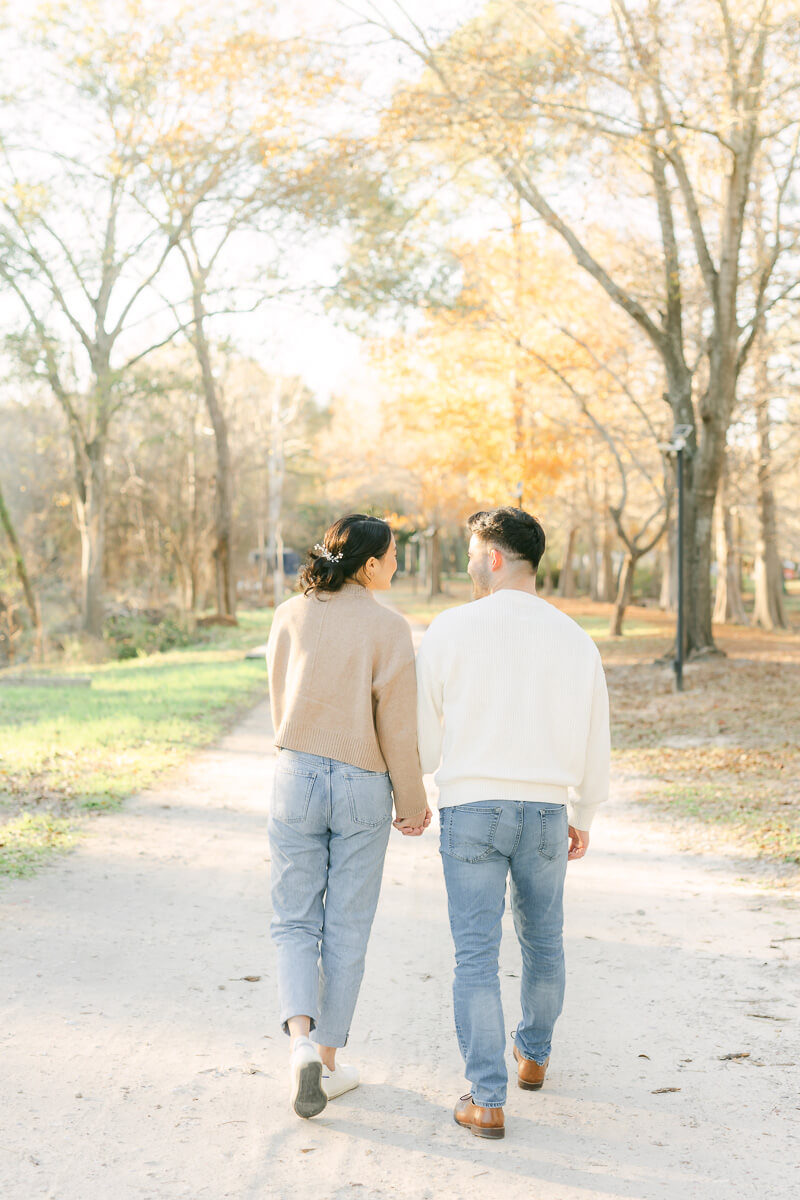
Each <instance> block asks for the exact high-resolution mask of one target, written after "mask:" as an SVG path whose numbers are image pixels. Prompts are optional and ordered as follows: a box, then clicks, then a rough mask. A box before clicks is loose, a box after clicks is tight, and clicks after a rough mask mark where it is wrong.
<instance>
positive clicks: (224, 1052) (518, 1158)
mask: <svg viewBox="0 0 800 1200" xmlns="http://www.w3.org/2000/svg"><path fill="white" fill-rule="evenodd" d="M268 720H269V718H268V714H267V708H266V705H263V704H262V705H260V706H259V707H258V708H257V709H256V710H255V711H254V712H253V713H252V714H251V715H250V716H249V717H248V718H247V719H246V720H245V721H244V722H242V723H241V724H240V725H239V726H238V728H237V729H236V730H235V731H234V732H233V733H232V734H231V735H230V736H229V737H227V738H226V739H225V740H224V741H223V742H222V743H221V744H220V745H219V746H217V747H216V748H214V749H213V750H210V751H207V752H205V753H202V754H200V755H199V756H198V757H197V758H196V759H194V760H193V761H192V763H191V764H190V765H189V767H188V769H185V770H184V771H183V772H182V773H181V775H180V776H178V777H176V778H175V779H173V780H171V781H167V782H166V783H165V784H164V785H163V786H161V787H160V788H158V789H157V790H153V791H150V792H147V793H144V794H143V795H141V796H138V797H136V798H134V799H133V800H132V801H130V802H129V803H128V804H127V805H126V806H125V809H124V811H122V812H120V813H118V814H113V815H109V816H106V817H104V818H102V819H101V820H98V821H97V822H96V823H95V824H94V825H93V826H92V831H91V834H90V836H89V837H88V838H87V839H85V840H84V841H83V842H82V843H81V844H80V845H79V847H78V848H77V849H76V850H75V851H74V852H73V853H71V854H69V855H68V856H66V857H64V858H61V859H59V860H57V861H56V862H54V863H53V864H52V865H51V866H49V867H48V868H47V869H46V870H44V871H43V872H42V873H41V874H40V875H39V876H38V877H37V878H35V879H32V880H23V881H16V882H7V883H5V884H4V885H3V886H2V887H0V909H2V917H3V920H2V932H1V933H0V964H1V965H0V971H1V972H2V984H1V985H0V987H1V988H2V992H0V999H1V1000H2V1006H3V1012H2V1024H0V1031H1V1032H0V1038H1V1039H2V1042H1V1045H2V1057H1V1058H0V1063H1V1064H2V1070H1V1071H0V1196H1V1197H2V1198H3V1200H38V1198H39V1197H48V1198H50V1200H129V1198H133V1197H146V1198H147V1200H173V1198H178V1197H182V1198H186V1200H205V1198H208V1200H222V1198H223V1197H233V1198H236V1200H250V1198H252V1200H256V1197H258V1198H259V1200H306V1198H308V1200H339V1198H342V1200H344V1198H347V1200H351V1198H358V1200H381V1198H383V1197H395V1196H397V1197H401V1196H402V1197H404V1198H406V1200H439V1198H440V1197H447V1198H448V1200H462V1198H464V1200H467V1198H470V1200H472V1198H473V1197H475V1196H477V1195H483V1196H492V1197H497V1196H502V1198H503V1200H522V1198H523V1197H524V1198H525V1200H529V1198H531V1197H536V1198H537V1200H566V1198H568V1197H569V1198H573V1197H575V1198H578V1197H580V1198H581V1200H612V1198H616V1197H635V1198H637V1200H660V1198H662V1197H669V1198H670V1200H671V1198H673V1197H674V1198H675V1200H678V1198H680V1200H717V1198H719V1200H747V1198H750V1197H752V1198H753V1200H783V1198H784V1197H785V1198H786V1200H788V1198H789V1197H795V1196H797V1195H798V1194H800V1171H799V1170H798V1167H797V1163H798V1161H800V1145H799V1144H798V1140H797V1129H798V1125H799V1124H800V1121H799V1120H798V1118H800V1097H799V1096H798V1080H799V1079H800V1045H798V1017H799V1016H800V1008H799V1007H798V993H799V991H800V988H799V987H798V984H799V982H800V971H799V970H798V957H799V955H800V940H798V935H800V927H798V920H797V917H798V907H799V906H798V902H797V900H796V899H792V898H791V897H788V896H781V895H780V894H779V893H769V892H766V891H764V890H761V889H759V888H758V887H757V886H750V885H748V884H744V883H742V882H741V881H737V880H736V879H735V877H734V873H733V870H732V867H731V864H730V863H729V862H726V861H725V860H722V859H719V860H717V859H713V858H708V857H706V858H699V857H695V856H692V855H686V854H681V853H679V852H678V851H677V849H676V847H675V844H674V843H673V842H670V840H669V839H668V838H667V837H666V836H665V835H664V834H663V833H662V832H659V831H658V830H656V829H655V828H654V827H651V826H649V825H648V824H647V823H646V822H644V821H643V820H642V818H641V817H640V815H639V814H638V812H637V811H635V809H634V806H633V805H632V804H631V803H630V802H629V801H627V800H626V799H625V798H624V796H622V795H620V793H621V791H622V789H621V788H620V787H618V788H617V789H616V793H617V795H616V799H615V800H614V802H613V803H611V804H609V805H608V806H607V810H606V811H601V814H600V816H599V817H598V819H597V822H596V826H595V831H594V832H595V836H594V842H593V846H592V849H591V851H590V855H589V856H588V857H587V858H586V859H585V860H584V861H583V862H579V863H575V864H572V865H571V866H570V869H569V881H568V918H567V955H568V997H567V1005H566V1009H565V1012H564V1015H563V1017H562V1019H561V1021H560V1023H559V1026H558V1030H557V1037H556V1045H555V1048H554V1054H553V1062H552V1067H551V1073H550V1075H549V1076H548V1082H547V1084H546V1086H545V1089H544V1090H543V1091H542V1092H540V1093H526V1092H522V1091H520V1090H518V1089H517V1088H513V1089H512V1090H511V1091H510V1093H509V1102H508V1105H507V1107H506V1123H507V1134H506V1138H505V1141H503V1142H497V1143H491V1142H485V1141H479V1140H478V1139H476V1138H473V1137H471V1136H470V1135H469V1134H468V1133H465V1132H464V1131H462V1130H460V1129H458V1128H457V1127H456V1126H455V1125H454V1124H453V1121H452V1116H451V1109H452V1105H453V1103H454V1101H455V1100H456V1098H457V1097H458V1095H459V1094H460V1093H461V1092H462V1091H463V1090H464V1089H463V1076H462V1074H461V1063H460V1059H459V1056H458V1051H457V1047H456V1043H455V1037H454V1034H453V1030H452V1022H451V1010H450V980H451V972H452V950H451V945H450V940H449V932H448V929H447V920H446V909H445V899H444V889H443V884H442V879H441V868H440V865H439V860H438V854H437V838H436V828H435V826H434V827H433V828H432V830H431V831H430V832H429V833H428V834H427V835H426V836H425V837H424V838H422V839H419V840H413V839H403V838H401V837H400V836H399V835H394V834H393V836H392V839H391V845H390V851H389V857H388V859H387V870H386V876H385V881H384V888H383V893H382V897H381V903H380V907H379V910H378V916H377V918H376V922H375V928H374V933H373V937H372V942H371V945H370V950H369V956H368V960H367V974H366V979H365V983H364V987H363V990H362V993H361V999H360V1002H359V1010H358V1012H357V1015H356V1023H355V1028H354V1033H353V1037H352V1038H351V1044H350V1046H349V1047H348V1050H347V1052H346V1057H345V1061H347V1060H348V1059H349V1060H350V1061H352V1062H354V1063H356V1064H357V1065H358V1066H359V1067H360V1069H361V1072H362V1078H363V1080H364V1082H363V1086H362V1087H361V1088H359V1089H358V1090H357V1091H355V1092H353V1093H350V1094H349V1095H348V1096H345V1097H342V1098H341V1099H339V1100H338V1101H335V1102H334V1103H332V1104H330V1105H329V1107H328V1109H327V1110H326V1111H325V1113H323V1114H322V1116H321V1117H319V1118H317V1119H315V1120H314V1121H311V1122H303V1121H300V1120H298V1119H297V1118H296V1117H294V1115H293V1114H292V1113H290V1112H289V1110H288V1107H287V1103H286V1087H287V1085H286V1060H287V1045H286V1041H285V1039H284V1038H283V1036H282V1034H281V1033H280V1031H279V1029H278V1028H277V1023H276V1022H277V1003H276V994H275V986H274V978H273V969H274V959H273V954H272V949H271V945H270V941H269V936H268V921H269V898H268V888H267V876H268V869H269V868H268V847H267V841H266V810H267V797H268V794H269V790H270V777H271V772H272V769H273V764H274V758H273V756H272V753H271V751H270V749H269V741H270V739H269V734H268ZM507 921H508V918H507ZM501 967H502V978H503V988H504V993H505V1002H506V1013H507V1020H508V1027H509V1029H511V1028H513V1026H514V1024H515V1022H516V1019H517V1014H516V1006H515V1002H514V997H515V991H516V989H517V987H518V973H519V954H518V950H517V946H516V943H515V941H514V939H513V934H512V930H511V926H510V925H508V928H507V936H506V939H505V942H504V947H503V954H502V959H501ZM248 976H249V977H252V978H251V979H250V980H248V978H247V977H248ZM510 1047H511V1043H510V1042H509V1062H510V1061H511V1053H510ZM730 1055H747V1056H748V1057H741V1058H730V1057H728V1058H726V1057H724V1056H730ZM659 1089H672V1090H667V1091H663V1090H662V1091H659ZM674 1089H677V1090H674Z"/></svg>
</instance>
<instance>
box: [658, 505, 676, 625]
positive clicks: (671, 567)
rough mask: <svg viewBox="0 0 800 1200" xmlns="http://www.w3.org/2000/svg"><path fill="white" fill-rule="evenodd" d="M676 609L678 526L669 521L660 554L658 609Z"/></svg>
mask: <svg viewBox="0 0 800 1200" xmlns="http://www.w3.org/2000/svg"><path fill="white" fill-rule="evenodd" d="M677 607H678V525H677V522H676V521H674V520H673V521H670V523H669V526H668V528H667V536H666V537H665V538H664V549H663V550H662V552H661V599H660V600H659V608H662V609H664V611H665V612H675V610H676V608H677Z"/></svg>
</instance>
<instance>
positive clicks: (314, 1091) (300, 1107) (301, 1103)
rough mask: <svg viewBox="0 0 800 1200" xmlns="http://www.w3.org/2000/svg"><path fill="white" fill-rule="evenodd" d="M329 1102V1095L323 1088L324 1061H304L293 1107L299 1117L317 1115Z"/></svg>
mask: <svg viewBox="0 0 800 1200" xmlns="http://www.w3.org/2000/svg"><path fill="white" fill-rule="evenodd" d="M327 1103H328V1097H327V1096H326V1095H325V1093H324V1091H323V1090H322V1063H321V1062H308V1063H304V1064H303V1066H302V1067H301V1068H300V1071H299V1072H298V1077H297V1093H296V1095H295V1096H294V1099H293V1100H292V1108H293V1109H294V1111H295V1112H296V1113H297V1115H298V1117H316V1116H317V1114H318V1113H321V1112H322V1110H323V1108H324V1107H325V1105H326V1104H327Z"/></svg>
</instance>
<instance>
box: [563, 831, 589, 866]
mask: <svg viewBox="0 0 800 1200" xmlns="http://www.w3.org/2000/svg"><path fill="white" fill-rule="evenodd" d="M588 849H589V831H588V830H587V829H576V828H575V826H574V825H570V827H569V850H568V851H567V859H568V860H569V861H572V860H573V859H575V858H583V856H584V854H585V853H586V851H587V850H588Z"/></svg>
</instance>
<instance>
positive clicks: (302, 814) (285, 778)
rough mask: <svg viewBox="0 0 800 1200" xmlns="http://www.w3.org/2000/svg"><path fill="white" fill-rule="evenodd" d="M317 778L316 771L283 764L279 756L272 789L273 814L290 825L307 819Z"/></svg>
mask: <svg viewBox="0 0 800 1200" xmlns="http://www.w3.org/2000/svg"><path fill="white" fill-rule="evenodd" d="M316 778H317V773H316V771H306V770H303V769H301V768H300V767H290V766H281V761H280V758H279V759H278V765H277V767H276V769H275V783H274V787H273V790H272V816H273V817H274V818H275V819H276V820H277V821H286V822H288V824H290V825H295V824H297V823H298V822H299V821H305V819H306V817H307V816H308V805H309V801H310V800H311V793H312V791H313V790H314V784H315V782H316Z"/></svg>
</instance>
